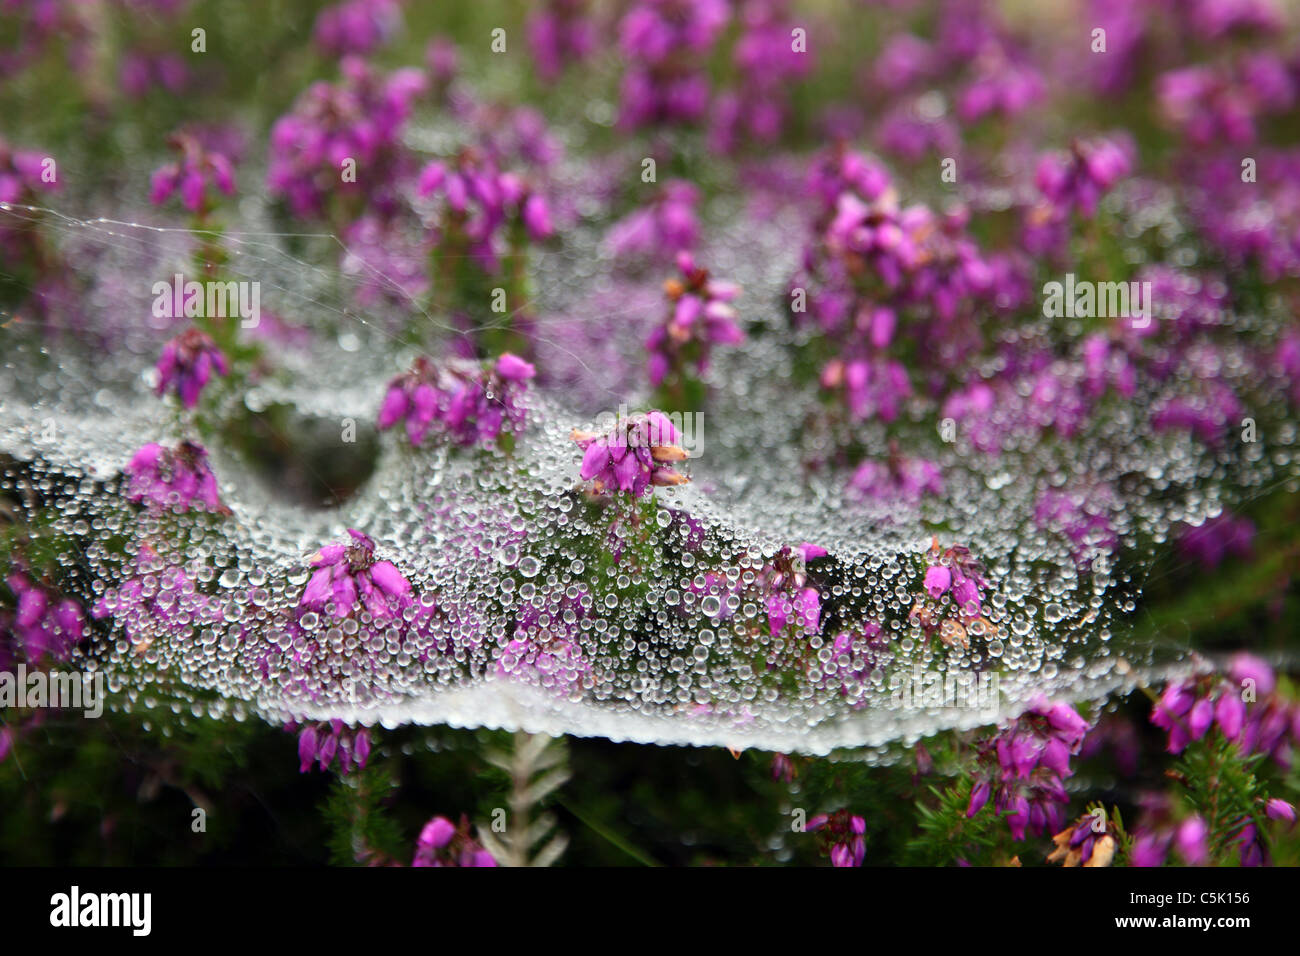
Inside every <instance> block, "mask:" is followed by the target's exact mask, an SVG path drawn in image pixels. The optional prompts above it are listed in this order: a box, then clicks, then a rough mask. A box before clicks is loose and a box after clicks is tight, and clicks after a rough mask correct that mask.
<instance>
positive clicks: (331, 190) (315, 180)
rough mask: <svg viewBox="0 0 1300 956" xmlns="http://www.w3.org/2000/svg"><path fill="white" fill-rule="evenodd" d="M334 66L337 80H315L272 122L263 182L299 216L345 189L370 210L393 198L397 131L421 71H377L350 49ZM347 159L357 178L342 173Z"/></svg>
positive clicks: (399, 163) (386, 206)
mask: <svg viewBox="0 0 1300 956" xmlns="http://www.w3.org/2000/svg"><path fill="white" fill-rule="evenodd" d="M340 67H341V72H342V74H343V78H342V80H341V81H340V82H339V83H338V84H330V83H326V82H323V81H321V82H317V83H313V84H312V85H311V86H310V87H308V88H307V90H306V92H304V93H303V94H302V95H301V96H300V97H298V100H297V102H296V103H295V104H294V108H293V111H292V112H291V113H288V114H286V115H284V116H282V117H280V118H279V119H278V120H276V122H275V125H274V126H273V127H272V128H271V165H270V169H269V170H268V171H267V177H266V178H267V187H268V189H269V190H270V192H271V194H272V195H273V196H282V197H284V199H285V201H286V202H288V204H289V208H290V209H291V210H292V211H293V212H294V213H295V214H296V215H298V216H303V217H320V216H325V215H326V214H327V212H328V211H329V210H330V209H331V207H332V206H334V204H335V203H336V202H337V201H338V199H339V198H340V197H348V196H359V197H360V198H362V199H366V200H369V201H370V203H371V207H372V211H388V212H391V211H393V210H395V209H396V208H397V206H398V202H397V193H396V187H395V181H396V179H397V178H398V175H399V174H400V173H402V172H404V168H403V159H402V155H403V154H402V153H401V150H400V139H401V133H402V130H403V128H404V127H405V125H406V120H407V118H408V117H409V116H410V113H411V110H412V107H413V104H414V102H415V100H416V98H417V97H419V96H420V95H421V94H422V93H424V92H425V90H426V88H427V85H428V80H427V77H425V75H424V73H423V72H422V71H421V70H418V69H413V68H408V69H404V70H397V71H396V72H394V73H392V74H391V75H389V76H387V77H383V76H381V75H379V74H378V73H376V72H375V70H374V69H373V68H371V67H370V66H369V65H368V64H366V62H365V61H364V60H361V59H360V58H358V57H354V56H347V57H344V58H343V60H342V62H341V64H340ZM348 160H352V161H354V162H355V163H356V168H357V170H358V175H357V176H356V177H355V179H344V178H343V177H342V175H341V173H342V171H343V168H344V164H345V162H346V161H348Z"/></svg>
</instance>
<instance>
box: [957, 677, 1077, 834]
mask: <svg viewBox="0 0 1300 956" xmlns="http://www.w3.org/2000/svg"><path fill="white" fill-rule="evenodd" d="M1088 728H1089V724H1088V721H1086V720H1084V719H1083V718H1082V717H1080V716H1079V714H1078V713H1077V712H1075V710H1074V709H1073V708H1072V707H1070V706H1069V705H1068V704H1064V703H1054V704H1049V703H1048V702H1047V701H1045V700H1042V699H1040V700H1038V701H1036V702H1035V703H1034V704H1033V705H1032V706H1031V707H1030V708H1029V709H1028V710H1027V711H1025V713H1023V714H1022V715H1021V716H1020V717H1019V718H1017V719H1016V720H1015V721H1013V722H1011V723H1009V724H1007V725H1006V726H1005V727H1003V728H1002V730H1001V731H999V733H998V734H996V735H995V736H994V737H992V738H990V739H988V740H986V741H984V742H983V743H981V744H980V761H981V766H982V767H983V770H982V772H981V774H980V776H979V777H978V778H977V779H976V782H975V786H974V787H973V788H972V791H971V799H970V805H969V806H968V807H967V810H966V815H967V816H968V817H973V816H975V814H977V813H979V812H980V811H981V810H982V809H983V808H984V806H985V804H986V803H987V802H988V800H989V798H990V797H993V799H994V809H995V810H996V811H997V813H998V815H999V816H1003V815H1005V817H1006V821H1007V826H1008V827H1009V828H1010V829H1011V835H1012V837H1013V838H1014V839H1017V840H1023V839H1024V838H1025V835H1026V833H1031V832H1032V833H1055V832H1056V831H1058V830H1060V828H1061V817H1062V811H1063V810H1064V807H1065V805H1066V804H1067V803H1069V795H1068V794H1067V793H1066V791H1065V786H1064V784H1063V781H1064V780H1065V779H1068V778H1069V777H1070V776H1072V775H1073V773H1074V771H1073V769H1072V768H1071V767H1070V758H1071V757H1072V756H1074V755H1076V754H1078V753H1079V750H1080V748H1081V747H1082V746H1083V739H1084V736H1085V735H1086V734H1087V732H1088Z"/></svg>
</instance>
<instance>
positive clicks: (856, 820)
mask: <svg viewBox="0 0 1300 956" xmlns="http://www.w3.org/2000/svg"><path fill="white" fill-rule="evenodd" d="M805 830H806V831H807V832H809V833H814V832H820V833H821V838H822V843H823V845H824V846H826V848H827V850H828V852H829V855H830V858H831V865H832V866H836V867H852V866H861V865H862V861H863V860H864V859H866V855H867V844H866V839H865V837H864V836H863V834H865V833H866V832H867V821H866V820H864V819H863V818H862V817H859V816H856V815H854V814H852V813H850V812H849V811H848V810H836V811H835V812H834V813H832V814H830V815H827V814H818V815H817V816H815V817H813V818H812V819H811V820H809V821H808V823H807V826H806V827H805Z"/></svg>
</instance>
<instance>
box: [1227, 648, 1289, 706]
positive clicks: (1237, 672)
mask: <svg viewBox="0 0 1300 956" xmlns="http://www.w3.org/2000/svg"><path fill="white" fill-rule="evenodd" d="M1228 678H1229V680H1231V681H1232V683H1233V684H1235V685H1236V686H1237V687H1238V688H1241V687H1244V686H1245V683H1246V681H1250V682H1251V685H1252V686H1253V688H1254V690H1255V693H1256V694H1258V695H1259V696H1260V697H1264V696H1267V695H1268V694H1271V693H1273V690H1274V688H1276V687H1277V675H1276V674H1275V673H1274V672H1273V668H1272V667H1271V666H1270V665H1269V663H1268V661H1266V660H1264V659H1262V658H1259V657H1256V656H1255V655H1254V654H1249V653H1247V652H1245V651H1239V652H1238V653H1236V654H1234V655H1233V656H1232V659H1231V660H1230V661H1229V662H1228Z"/></svg>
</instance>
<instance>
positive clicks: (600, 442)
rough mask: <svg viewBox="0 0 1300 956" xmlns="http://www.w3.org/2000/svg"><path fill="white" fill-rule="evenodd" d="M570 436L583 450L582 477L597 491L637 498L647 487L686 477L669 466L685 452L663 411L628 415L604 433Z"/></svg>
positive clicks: (683, 481)
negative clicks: (624, 493) (618, 492)
mask: <svg viewBox="0 0 1300 956" xmlns="http://www.w3.org/2000/svg"><path fill="white" fill-rule="evenodd" d="M571 437H572V438H573V440H574V441H575V442H577V443H578V447H579V448H580V449H582V452H583V456H582V469H581V471H580V474H581V476H582V480H583V481H590V482H592V487H593V490H594V491H595V492H596V493H597V494H604V493H607V492H609V493H612V492H615V491H626V492H630V493H631V494H632V496H633V497H636V498H639V497H641V496H642V495H643V494H645V493H646V492H647V491H649V490H650V489H651V486H665V485H680V484H684V483H686V482H687V481H689V480H690V479H688V478H687V477H686V476H685V475H683V474H681V473H679V472H677V471H675V470H674V469H673V465H674V464H675V463H677V462H681V461H685V460H686V458H687V457H688V454H687V451H686V450H685V449H684V448H682V447H681V446H680V445H678V442H680V441H681V440H682V438H681V433H680V432H679V431H678V430H677V428H676V426H674V425H673V423H672V422H671V421H670V420H669V418H668V416H667V415H665V414H664V413H663V412H660V411H652V412H646V413H644V414H641V415H632V416H629V417H627V418H625V419H622V420H620V421H619V422H618V423H617V424H616V425H615V426H614V429H613V430H612V431H610V432H609V433H607V434H604V435H601V434H598V433H594V432H580V431H577V430H575V431H574V432H573V434H572V436H571Z"/></svg>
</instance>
